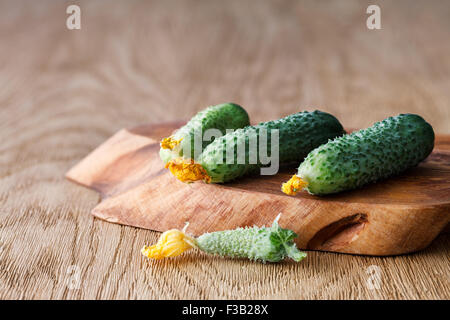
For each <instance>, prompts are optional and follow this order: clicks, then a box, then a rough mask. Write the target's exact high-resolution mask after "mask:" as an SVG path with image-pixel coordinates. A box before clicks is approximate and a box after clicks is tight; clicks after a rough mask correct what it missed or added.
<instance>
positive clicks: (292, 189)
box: [281, 174, 308, 196]
mask: <svg viewBox="0 0 450 320" xmlns="http://www.w3.org/2000/svg"><path fill="white" fill-rule="evenodd" d="M307 186H308V182H306V181H305V180H303V179H302V178H300V177H299V176H297V175H296V174H294V175H293V176H292V178H291V179H290V180H289V181H288V182H285V183H283V185H282V187H281V191H283V192H284V193H286V194H287V195H289V196H295V195H296V194H297V192H299V191H301V190H303V189H304V188H306V187H307Z"/></svg>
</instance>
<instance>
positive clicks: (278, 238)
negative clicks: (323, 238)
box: [196, 222, 306, 262]
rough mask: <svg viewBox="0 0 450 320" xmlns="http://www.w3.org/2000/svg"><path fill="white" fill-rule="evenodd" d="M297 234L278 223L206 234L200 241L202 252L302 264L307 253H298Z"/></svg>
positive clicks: (199, 238) (198, 243)
mask: <svg viewBox="0 0 450 320" xmlns="http://www.w3.org/2000/svg"><path fill="white" fill-rule="evenodd" d="M296 236H297V235H296V234H295V232H293V231H292V230H289V229H283V228H280V227H279V226H278V223H277V222H274V223H273V224H272V227H261V228H259V227H252V228H238V229H235V230H226V231H217V232H212V233H205V234H203V235H201V236H200V237H198V238H197V239H196V242H197V243H196V244H197V246H198V247H199V249H201V250H202V251H205V252H207V253H210V254H216V255H220V256H228V257H232V258H248V259H250V260H254V261H262V262H278V261H280V260H283V259H284V258H285V257H288V256H289V257H291V258H292V259H294V260H295V261H300V260H302V259H303V258H304V257H306V254H305V253H303V252H300V251H298V249H297V248H296V246H295V243H294V241H293V239H294V238H295V237H296Z"/></svg>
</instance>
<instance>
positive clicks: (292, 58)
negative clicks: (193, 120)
mask: <svg viewBox="0 0 450 320" xmlns="http://www.w3.org/2000/svg"><path fill="white" fill-rule="evenodd" d="M376 2H379V4H380V6H381V10H382V29H381V30H368V29H367V28H366V26H365V20H366V17H367V15H366V13H365V12H366V8H367V6H368V4H369V3H370V4H373V3H376ZM69 3H70V4H72V3H77V4H79V5H80V7H81V11H82V29H81V30H72V31H71V30H68V29H66V25H65V20H66V18H67V14H66V13H65V11H66V7H67V5H68V4H69ZM449 16H450V3H449V2H448V1H425V0H423V1H414V2H412V1H370V2H368V1H350V0H349V1H337V0H336V1H320V2H319V1H258V4H255V2H254V1H250V0H232V1H226V2H225V1H207V0H192V1H175V0H169V1H107V2H106V1H89V2H88V1H70V2H66V1H59V2H56V1H13V0H10V1H0V39H1V50H0V106H1V108H0V139H1V140H0V149H1V150H0V163H1V165H0V298H2V299H17V298H22V299H25V298H27V299H46V298H52V299H95V298H99V299H117V298H130V299H144V298H153V299H164V298H169V299H180V298H193V299H212V298H219V299H220V298H229V299H239V298H240V299H257V298H274V299H279V298H290V299H320V298H330V299H343V298H350V299H449V298H450V283H449V268H450V261H449V256H450V250H449V240H450V238H449V236H448V235H442V236H440V237H439V238H438V239H436V240H435V241H434V242H433V243H432V245H431V246H430V247H429V248H427V249H426V250H424V251H422V252H419V253H416V254H412V255H405V256H398V257H387V258H376V257H362V256H350V255H341V254H333V253H320V252H309V255H308V258H307V259H306V260H304V261H303V262H302V263H298V264H296V263H291V262H285V263H281V264H265V265H264V264H256V263H251V262H248V261H243V260H229V259H222V258H214V257H209V256H206V255H203V254H199V253H196V252H192V253H189V254H186V255H185V256H184V257H183V258H180V259H172V260H166V261H156V262H155V261H150V262H148V261H146V260H145V259H144V258H143V257H142V256H141V254H140V252H139V250H140V248H141V246H142V245H143V244H145V243H151V242H154V241H156V239H157V237H158V235H159V234H158V233H156V232H152V231H147V230H142V229H137V228H133V227H124V226H119V225H116V224H111V223H107V222H104V221H101V220H98V219H94V218H92V216H91V215H90V214H89V212H90V210H91V209H92V208H93V207H95V206H96V204H97V203H98V202H99V196H98V195H97V194H96V193H95V192H93V191H89V190H86V189H85V188H81V187H79V186H76V185H73V184H71V183H70V182H68V181H66V180H65V179H64V173H65V172H66V171H67V170H68V169H69V168H70V167H72V166H73V165H74V164H75V163H77V162H78V161H79V160H81V159H82V158H83V157H84V156H85V155H86V154H88V153H89V152H90V151H92V150H93V149H94V148H95V147H96V146H97V145H99V144H100V143H101V142H103V141H104V140H106V139H107V138H108V137H110V136H111V135H112V134H113V133H115V132H116V131H118V130H119V129H120V128H124V127H125V128H129V127H134V126H136V125H138V124H141V123H157V122H162V121H171V120H175V119H180V118H189V117H191V116H192V115H193V114H194V113H195V112H197V111H198V110H200V109H202V108H204V107H205V106H207V105H210V104H216V103H220V102H224V101H235V102H237V103H240V104H242V105H243V106H245V107H246V108H247V110H248V111H249V113H250V116H251V118H252V121H253V122H257V121H263V120H269V119H273V118H278V117H281V116H284V115H287V114H289V113H293V112H295V111H299V110H302V109H308V110H311V109H313V108H316V107H317V108H320V109H322V110H324V111H327V112H331V113H333V114H335V115H336V116H337V117H338V118H339V119H341V120H342V122H343V124H344V126H345V127H366V126H369V125H370V124H372V123H373V122H375V121H378V120H381V119H383V118H385V117H387V116H389V115H393V114H398V113H401V112H413V113H419V114H421V115H422V116H423V117H424V118H425V119H426V120H427V121H429V122H430V123H431V124H432V125H433V126H434V128H435V131H436V132H437V133H442V134H446V133H447V134H448V133H450V55H449V52H450V42H449V41H448V39H449V38H450V20H449V19H448V17H449ZM371 266H372V267H371ZM377 272H378V273H377Z"/></svg>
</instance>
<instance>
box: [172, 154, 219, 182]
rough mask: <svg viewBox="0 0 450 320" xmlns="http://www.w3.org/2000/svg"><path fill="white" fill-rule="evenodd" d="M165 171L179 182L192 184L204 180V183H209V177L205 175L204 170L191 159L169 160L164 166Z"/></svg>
mask: <svg viewBox="0 0 450 320" xmlns="http://www.w3.org/2000/svg"><path fill="white" fill-rule="evenodd" d="M166 169H169V170H170V172H172V174H173V175H174V176H175V177H176V178H177V179H178V180H180V181H183V182H194V181H198V180H204V181H205V182H207V183H209V182H211V177H210V176H209V175H208V174H207V173H206V170H205V169H204V168H203V167H202V165H201V164H199V163H195V161H194V160H192V159H186V158H176V159H173V160H170V161H169V162H168V163H167V164H166Z"/></svg>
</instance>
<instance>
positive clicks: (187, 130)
mask: <svg viewBox="0 0 450 320" xmlns="http://www.w3.org/2000/svg"><path fill="white" fill-rule="evenodd" d="M249 124H250V122H249V118H248V114H247V112H246V111H245V110H244V109H243V108H242V107H241V106H239V105H237V104H235V103H224V104H219V105H216V106H210V107H208V108H206V109H205V110H202V111H200V112H199V113H197V114H196V115H195V116H194V117H193V118H192V119H191V120H190V121H189V122H188V123H187V124H186V125H184V126H183V127H181V128H180V129H178V130H177V131H176V132H175V134H173V135H172V136H170V137H168V138H165V139H163V140H162V141H161V149H160V152H159V155H160V157H161V160H162V161H164V163H167V162H168V161H170V160H172V159H175V158H179V157H183V156H186V154H184V153H185V152H184V150H190V155H189V158H194V159H195V155H197V154H198V155H199V154H200V153H201V152H202V150H203V149H204V148H205V147H206V146H207V145H208V144H210V143H211V142H212V141H214V137H212V139H211V141H203V139H202V136H201V134H202V133H204V132H205V131H206V130H208V129H217V130H219V131H220V132H221V133H222V134H225V133H226V129H238V128H242V127H245V126H248V125H249ZM196 133H200V139H201V140H202V141H201V147H202V149H201V150H195V143H194V139H195V134H196Z"/></svg>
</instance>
